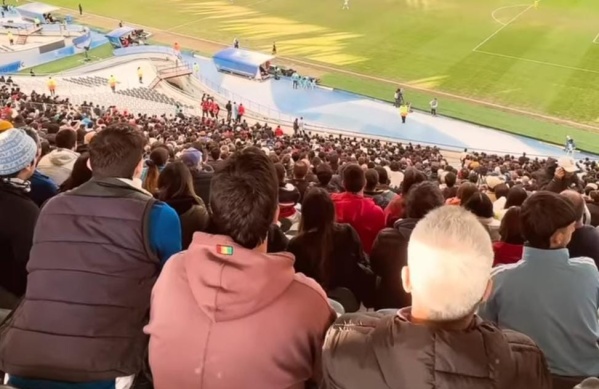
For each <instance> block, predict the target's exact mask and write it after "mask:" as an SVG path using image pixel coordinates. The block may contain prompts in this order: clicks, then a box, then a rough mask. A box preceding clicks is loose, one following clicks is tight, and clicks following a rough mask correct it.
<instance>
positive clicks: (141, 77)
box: [137, 66, 144, 84]
mask: <svg viewBox="0 0 599 389" xmlns="http://www.w3.org/2000/svg"><path fill="white" fill-rule="evenodd" d="M137 78H139V83H140V84H143V83H144V71H143V70H141V66H139V67H138V68H137Z"/></svg>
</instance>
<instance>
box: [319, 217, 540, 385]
mask: <svg viewBox="0 0 599 389" xmlns="http://www.w3.org/2000/svg"><path fill="white" fill-rule="evenodd" d="M492 264H493V250H492V246H491V239H490V237H489V234H488V233H487V231H486V230H485V228H484V227H483V226H482V225H481V224H480V223H479V221H478V220H477V219H476V217H475V216H474V215H472V214H471V213H469V212H468V211H466V210H464V209H463V208H461V207H455V206H444V207H441V208H438V209H436V210H434V211H432V212H430V213H429V214H428V215H427V216H426V217H425V218H424V219H422V220H421V221H420V222H419V223H418V225H417V226H416V228H415V229H414V231H413V232H412V234H411V238H410V243H409V248H408V266H406V267H404V268H403V269H402V281H403V285H404V289H405V290H406V291H407V292H409V293H411V294H412V306H411V307H407V308H404V309H401V310H399V311H396V310H394V311H393V312H392V313H387V314H385V313H357V314H350V315H344V316H342V317H340V318H339V319H338V320H337V322H336V323H335V324H334V325H333V326H332V327H331V328H330V329H329V332H328V334H327V337H326V338H325V344H324V347H323V356H322V358H323V375H324V387H325V388H329V389H362V388H369V389H388V388H433V387H434V388H442V387H443V388H450V387H451V388H460V389H479V388H495V389H528V388H536V389H546V388H551V376H550V374H549V371H548V369H547V365H546V362H545V358H544V356H543V353H542V352H541V351H540V350H539V349H538V347H537V346H536V345H535V343H534V342H533V341H532V340H531V339H530V338H528V337H526V336H525V335H522V334H519V333H517V332H514V331H508V330H501V329H499V328H497V327H495V326H494V325H493V324H491V323H487V322H484V321H483V320H482V319H481V318H479V317H478V316H477V315H475V312H476V309H477V307H478V305H479V303H480V302H481V301H483V300H484V299H485V298H486V296H487V295H488V294H489V293H490V291H491V283H490V281H489V280H490V276H491V267H492ZM466 273H467V274H468V277H464V274H466Z"/></svg>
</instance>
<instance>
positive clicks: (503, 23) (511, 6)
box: [491, 4, 529, 26]
mask: <svg viewBox="0 0 599 389" xmlns="http://www.w3.org/2000/svg"><path fill="white" fill-rule="evenodd" d="M528 5H529V4H516V5H506V6H505V7H499V8H497V9H496V10H495V11H493V12H491V17H492V18H493V20H495V21H496V22H497V23H499V24H501V25H502V26H505V25H506V24H507V23H505V22H502V21H501V20H499V19H497V18H496V17H495V13H496V12H499V11H502V10H504V9H508V8H516V7H526V6H528Z"/></svg>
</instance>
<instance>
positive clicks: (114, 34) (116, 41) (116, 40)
mask: <svg viewBox="0 0 599 389" xmlns="http://www.w3.org/2000/svg"><path fill="white" fill-rule="evenodd" d="M134 30H135V29H134V28H133V27H127V26H123V27H119V28H117V29H116V30H112V31H110V32H109V33H108V34H106V38H108V40H109V41H110V43H112V45H113V46H115V47H121V37H122V36H123V35H127V34H129V33H131V32H132V31H134Z"/></svg>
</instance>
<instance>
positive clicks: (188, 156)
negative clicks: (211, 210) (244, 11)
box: [179, 147, 214, 204]
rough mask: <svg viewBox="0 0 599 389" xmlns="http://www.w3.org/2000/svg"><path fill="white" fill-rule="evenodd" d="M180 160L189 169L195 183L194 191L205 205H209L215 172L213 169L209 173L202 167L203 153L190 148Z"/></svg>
mask: <svg viewBox="0 0 599 389" xmlns="http://www.w3.org/2000/svg"><path fill="white" fill-rule="evenodd" d="M179 158H180V159H181V161H182V162H183V163H184V164H185V165H186V166H187V167H188V168H189V172H190V173H191V178H192V181H193V191H194V192H195V193H196V194H197V195H198V196H200V198H201V199H202V201H204V204H209V202H210V183H211V181H212V175H213V173H214V171H213V169H212V168H211V167H209V169H210V171H208V170H207V169H205V166H203V165H202V152H201V151H200V150H198V149H197V148H195V147H190V148H187V149H185V150H183V151H182V152H181V155H180V156H179Z"/></svg>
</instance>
